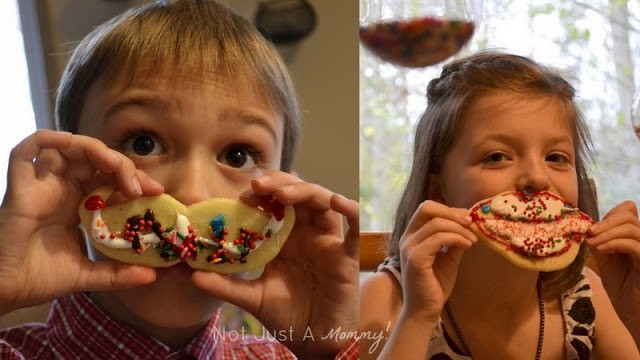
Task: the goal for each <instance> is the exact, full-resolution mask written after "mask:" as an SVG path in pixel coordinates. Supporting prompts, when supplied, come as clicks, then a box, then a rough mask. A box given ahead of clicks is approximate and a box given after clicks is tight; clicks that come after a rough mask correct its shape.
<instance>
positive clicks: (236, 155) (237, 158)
mask: <svg viewBox="0 0 640 360" xmlns="http://www.w3.org/2000/svg"><path fill="white" fill-rule="evenodd" d="M218 159H219V161H220V162H222V163H223V164H226V165H228V166H231V167H233V168H236V169H242V170H251V169H253V168H255V167H256V166H258V163H259V161H260V156H259V155H258V153H257V152H256V151H255V150H253V149H252V148H251V147H249V146H242V145H233V146H231V147H229V148H227V149H226V150H225V151H224V152H223V153H222V154H220V156H219V158H218Z"/></svg>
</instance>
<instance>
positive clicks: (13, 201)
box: [0, 130, 163, 313]
mask: <svg viewBox="0 0 640 360" xmlns="http://www.w3.org/2000/svg"><path fill="white" fill-rule="evenodd" d="M107 182H108V183H115V185H116V186H117V188H118V189H119V190H120V191H121V192H122V193H123V194H124V195H125V196H127V197H136V196H140V195H141V194H142V193H143V192H146V193H150V194H157V193H162V191H163V190H162V187H161V186H160V185H158V184H157V183H155V182H153V181H152V180H150V179H149V178H148V177H147V176H146V175H145V174H144V173H142V172H139V171H137V170H136V169H135V167H134V165H133V163H131V161H129V160H128V159H127V158H126V157H124V156H123V155H121V154H119V153H117V152H115V151H113V150H110V149H109V148H107V146H106V145H104V144H103V143H102V142H100V141H98V140H96V139H93V138H89V137H86V136H78V135H71V134H70V133H66V132H56V131H50V130H39V131H37V132H35V133H34V134H32V135H30V136H28V137H27V138H26V139H24V140H23V141H22V142H20V143H19V144H18V145H17V146H16V147H15V148H14V149H13V150H12V151H11V155H10V158H9V169H8V184H7V191H6V193H5V196H4V200H3V202H2V206H1V207H0V233H1V234H2V237H1V239H0V289H2V291H0V313H6V312H9V311H12V310H15V309H18V308H22V307H26V306H32V305H36V304H41V303H44V302H47V301H50V300H53V299H54V298H56V297H59V296H62V295H65V294H68V293H72V292H78V291H91V290H113V289H123V288H127V287H131V286H136V285H141V284H145V283H149V282H152V281H153V280H154V279H155V272H154V271H153V269H147V268H143V267H138V266H130V265H124V264H114V263H94V262H91V261H89V260H88V259H87V258H86V257H85V256H84V255H83V253H82V251H81V239H80V236H79V233H78V224H79V222H80V220H79V217H78V207H79V205H80V201H81V200H82V199H83V197H84V196H85V194H86V192H87V191H88V190H92V189H91V187H92V186H94V187H95V185H97V184H101V183H107Z"/></svg>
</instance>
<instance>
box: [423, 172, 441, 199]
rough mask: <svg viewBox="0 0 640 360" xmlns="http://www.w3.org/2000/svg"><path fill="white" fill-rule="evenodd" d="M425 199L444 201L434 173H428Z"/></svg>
mask: <svg viewBox="0 0 640 360" xmlns="http://www.w3.org/2000/svg"><path fill="white" fill-rule="evenodd" d="M427 199H431V200H433V201H437V202H439V203H444V199H443V197H442V189H441V188H440V181H439V179H438V177H437V176H436V175H433V174H432V175H429V178H428V180H427Z"/></svg>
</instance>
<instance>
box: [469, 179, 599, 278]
mask: <svg viewBox="0 0 640 360" xmlns="http://www.w3.org/2000/svg"><path fill="white" fill-rule="evenodd" d="M470 212H471V219H472V220H473V224H472V226H471V230H472V231H473V232H474V233H475V234H476V236H478V238H479V239H480V240H482V241H483V242H484V243H485V244H487V245H488V246H489V247H490V248H492V249H493V250H495V251H497V252H498V253H500V254H501V255H503V256H504V257H506V258H507V259H508V260H510V261H511V262H512V263H514V264H515V265H518V266H520V267H523V268H525V269H530V270H535V271H555V270H560V269H563V268H565V267H567V266H569V264H571V262H573V260H574V259H575V257H576V255H577V254H578V250H579V249H580V244H581V243H582V241H584V239H585V238H586V232H587V230H588V229H589V227H590V226H591V224H593V220H592V219H591V218H590V217H589V216H588V215H587V214H585V213H583V212H581V211H580V210H578V208H577V207H576V206H575V205H574V204H572V203H570V202H567V201H565V200H563V199H562V198H561V197H559V196H558V195H556V194H553V193H551V192H548V191H542V192H534V193H524V192H518V191H509V192H504V193H501V194H498V195H497V196H494V197H493V198H490V199H485V200H482V201H480V202H478V203H477V204H475V205H474V206H473V207H472V208H471V210H470Z"/></svg>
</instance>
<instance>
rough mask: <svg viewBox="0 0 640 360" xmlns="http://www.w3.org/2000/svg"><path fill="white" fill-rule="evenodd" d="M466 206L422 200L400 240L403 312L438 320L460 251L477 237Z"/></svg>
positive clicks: (454, 279) (427, 321)
mask: <svg viewBox="0 0 640 360" xmlns="http://www.w3.org/2000/svg"><path fill="white" fill-rule="evenodd" d="M469 225H471V217H470V216H469V213H468V211H467V210H466V209H455V208H450V207H447V206H446V205H442V204H440V203H437V202H435V201H431V200H427V201H425V202H423V203H422V204H421V205H420V206H419V207H418V209H417V210H416V212H415V213H414V214H413V217H412V218H411V221H410V222H409V225H408V226H407V229H406V230H405V232H404V234H403V236H402V238H401V239H400V264H401V265H400V266H401V268H402V291H403V297H404V300H403V301H404V303H403V309H402V315H403V316H404V317H408V318H419V319H423V320H424V321H425V322H426V323H433V324H435V323H437V320H438V318H439V317H440V313H441V312H442V308H443V307H444V303H445V302H446V301H447V299H448V298H449V295H451V291H452V290H453V286H454V284H455V282H456V277H457V275H458V265H459V263H460V259H461V258H462V254H463V253H464V251H465V250H466V249H468V248H469V247H470V246H471V245H473V244H474V243H475V242H476V241H477V240H478V239H477V237H476V236H475V235H474V234H473V233H472V232H471V230H469Z"/></svg>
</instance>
